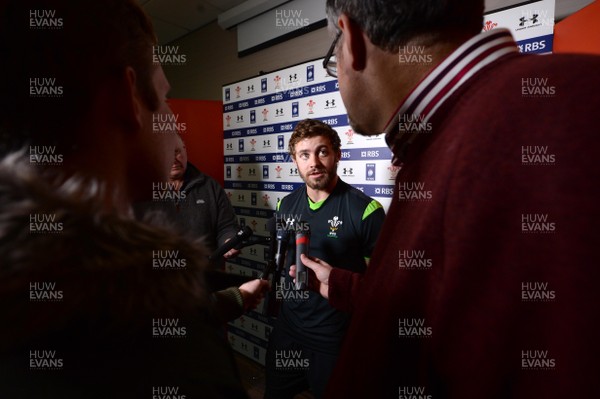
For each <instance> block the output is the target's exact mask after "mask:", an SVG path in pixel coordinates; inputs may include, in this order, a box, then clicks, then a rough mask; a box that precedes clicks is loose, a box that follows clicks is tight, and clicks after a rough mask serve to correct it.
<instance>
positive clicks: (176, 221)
mask: <svg viewBox="0 0 600 399" xmlns="http://www.w3.org/2000/svg"><path fill="white" fill-rule="evenodd" d="M174 153H175V157H174V160H173V165H172V166H171V171H170V174H169V182H168V183H167V184H165V185H162V186H160V185H159V188H164V189H165V190H157V191H156V192H154V193H153V194H154V195H153V197H154V198H153V201H151V202H146V203H144V204H140V205H139V206H136V213H138V214H139V216H143V214H148V213H149V212H150V213H154V212H160V213H161V214H163V215H164V217H165V218H166V219H167V220H168V221H169V222H171V223H172V224H173V225H174V226H175V227H176V228H177V229H178V230H179V231H180V232H181V233H182V234H185V235H187V236H189V237H190V238H193V239H196V238H203V239H204V242H205V243H206V245H207V246H208V248H209V249H210V250H211V251H214V250H215V249H217V248H218V247H220V246H221V245H223V244H224V243H225V242H227V241H228V240H229V239H231V238H232V237H233V236H235V234H236V233H237V232H238V230H239V227H238V224H237V221H236V217H235V212H234V210H233V207H232V206H231V203H230V202H229V199H228V198H227V195H226V194H225V190H223V188H222V187H221V186H220V185H219V183H217V181H216V180H215V179H213V178H212V177H210V176H208V175H205V174H204V173H202V172H201V171H199V170H198V168H196V167H195V166H194V165H193V164H192V163H190V162H189V161H188V156H187V149H186V147H185V143H184V142H183V140H182V139H181V137H180V136H179V135H177V136H176V146H175V152H174ZM238 252H239V251H237V250H236V249H232V250H230V251H229V252H227V253H226V254H225V255H224V257H225V258H230V257H232V256H235V255H237V254H238Z"/></svg>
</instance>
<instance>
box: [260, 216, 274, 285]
mask: <svg viewBox="0 0 600 399" xmlns="http://www.w3.org/2000/svg"><path fill="white" fill-rule="evenodd" d="M275 225H276V219H275V217H272V218H271V219H269V220H267V226H266V227H267V232H268V233H269V259H268V260H267V264H266V265H265V269H264V270H263V272H262V274H261V275H260V279H261V280H268V279H269V275H270V274H271V273H273V272H274V271H275V261H274V260H273V252H274V248H275V228H276V227H275Z"/></svg>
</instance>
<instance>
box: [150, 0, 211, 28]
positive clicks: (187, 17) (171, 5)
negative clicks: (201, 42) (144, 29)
mask: <svg viewBox="0 0 600 399" xmlns="http://www.w3.org/2000/svg"><path fill="white" fill-rule="evenodd" d="M144 10H146V12H147V13H148V15H150V16H152V17H154V18H157V19H160V20H162V21H163V22H166V23H170V24H173V25H176V26H180V27H182V28H185V29H187V30H195V29H198V28H200V27H202V26H204V25H206V24H208V23H210V22H212V21H214V20H215V19H217V16H218V15H219V13H220V12H221V10H219V9H218V8H216V7H214V6H212V5H211V4H209V3H207V2H205V1H200V0H177V1H173V0H150V1H149V2H148V3H146V4H145V5H144Z"/></svg>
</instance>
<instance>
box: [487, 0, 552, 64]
mask: <svg viewBox="0 0 600 399" xmlns="http://www.w3.org/2000/svg"><path fill="white" fill-rule="evenodd" d="M554 6H555V0H540V1H530V2H527V3H521V4H517V5H514V6H511V7H507V8H503V9H500V10H496V11H493V12H490V13H487V14H485V15H484V25H483V30H484V31H488V30H492V29H494V28H507V29H510V31H511V33H512V34H513V36H514V38H515V40H516V41H517V45H518V46H519V51H521V52H522V53H534V54H544V53H551V52H552V43H553V41H554Z"/></svg>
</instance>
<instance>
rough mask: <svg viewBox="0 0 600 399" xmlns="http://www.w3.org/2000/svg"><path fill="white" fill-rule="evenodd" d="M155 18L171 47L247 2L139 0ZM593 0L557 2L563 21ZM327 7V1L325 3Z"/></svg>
mask: <svg viewBox="0 0 600 399" xmlns="http://www.w3.org/2000/svg"><path fill="white" fill-rule="evenodd" d="M137 1H138V3H139V4H141V5H142V7H143V8H144V10H145V11H146V12H147V13H148V15H150V17H151V18H152V22H153V23H154V26H155V29H156V33H157V36H158V39H159V42H160V43H161V44H165V43H170V42H172V41H173V40H175V39H177V38H179V37H181V36H184V35H186V34H188V33H190V32H192V31H194V30H196V29H199V28H201V27H203V26H205V25H207V24H209V23H211V22H212V21H214V20H216V19H217V16H218V15H219V14H220V13H222V12H224V11H227V10H229V9H231V8H233V7H236V6H238V5H240V4H242V3H244V2H245V0H137ZM593 1H594V0H556V19H557V20H560V19H563V18H565V17H566V16H568V15H570V14H572V13H574V12H575V11H577V10H579V9H581V8H583V7H585V6H586V5H588V4H590V3H592V2H593ZM523 2H524V1H523V0H485V10H486V12H489V11H493V10H497V9H499V8H504V7H508V6H511V5H515V4H519V3H523ZM323 3H324V1H323Z"/></svg>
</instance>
